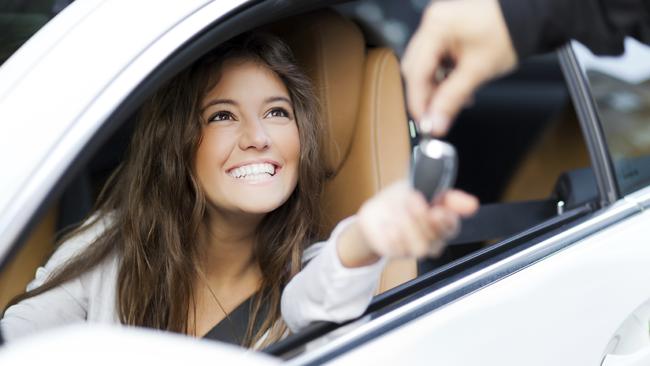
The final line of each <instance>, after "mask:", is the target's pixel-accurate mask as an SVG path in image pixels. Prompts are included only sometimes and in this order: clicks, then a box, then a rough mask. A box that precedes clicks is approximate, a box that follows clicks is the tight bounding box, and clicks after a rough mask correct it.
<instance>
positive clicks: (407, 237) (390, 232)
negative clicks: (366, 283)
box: [337, 181, 478, 267]
mask: <svg viewBox="0 0 650 366" xmlns="http://www.w3.org/2000/svg"><path fill="white" fill-rule="evenodd" d="M477 208H478V201H477V200H476V198H475V197H474V196H471V195H469V194H467V193H464V192H462V191H459V190H451V191H448V192H446V193H444V194H443V195H442V196H440V197H439V198H438V199H437V200H436V203H435V204H433V205H430V204H429V203H427V202H426V199H425V198H424V196H423V195H422V194H421V193H420V192H418V191H416V190H414V189H413V188H412V187H410V186H409V184H408V183H407V182H405V181H403V182H398V183H395V184H393V185H391V186H389V187H387V188H386V189H384V190H382V191H381V192H379V193H378V194H377V195H375V196H374V197H373V198H371V199H369V200H368V201H366V202H365V203H364V204H363V206H361V208H360V209H359V212H358V213H357V217H356V220H355V221H354V222H353V223H352V224H350V226H349V227H348V228H346V230H345V231H344V232H343V233H341V236H340V237H339V240H338V247H337V250H338V253H339V258H340V259H341V262H342V263H343V265H345V266H346V267H359V266H363V265H368V264H371V263H373V262H375V261H377V260H378V259H379V257H388V258H407V257H408V258H421V257H424V256H439V255H440V254H441V253H442V251H443V250H444V248H445V242H446V240H448V239H449V238H451V237H453V236H455V235H456V234H457V233H458V230H459V227H460V217H461V216H468V215H471V214H473V213H474V212H475V211H476V209H477Z"/></svg>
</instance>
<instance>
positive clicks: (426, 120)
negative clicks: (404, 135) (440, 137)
mask: <svg viewBox="0 0 650 366" xmlns="http://www.w3.org/2000/svg"><path fill="white" fill-rule="evenodd" d="M432 130H433V121H432V120H431V116H430V115H429V114H425V115H424V116H422V119H421V120H420V132H421V133H423V134H426V135H430V134H431V133H432Z"/></svg>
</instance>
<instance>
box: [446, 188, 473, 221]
mask: <svg viewBox="0 0 650 366" xmlns="http://www.w3.org/2000/svg"><path fill="white" fill-rule="evenodd" d="M437 205H438V206H442V207H445V208H447V209H449V210H451V211H452V212H456V213H457V214H459V215H460V216H462V217H467V216H471V215H473V214H474V213H476V210H478V206H479V202H478V199H477V198H476V197H474V196H472V195H471V194H469V193H465V192H463V191H461V190H458V189H452V190H449V191H447V192H445V193H443V194H442V196H440V198H439V200H438V201H437Z"/></svg>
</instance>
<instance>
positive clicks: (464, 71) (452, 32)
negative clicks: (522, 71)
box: [402, 0, 517, 136]
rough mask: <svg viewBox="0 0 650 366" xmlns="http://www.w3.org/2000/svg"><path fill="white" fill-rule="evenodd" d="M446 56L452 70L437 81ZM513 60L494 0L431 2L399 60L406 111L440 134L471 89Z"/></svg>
mask: <svg viewBox="0 0 650 366" xmlns="http://www.w3.org/2000/svg"><path fill="white" fill-rule="evenodd" d="M446 59H448V60H450V61H451V62H452V63H453V64H454V67H453V71H452V72H451V74H449V76H448V77H447V78H446V79H444V80H443V81H442V82H440V84H437V83H436V72H437V70H438V68H439V66H440V65H441V63H442V62H443V61H444V60H446ZM516 63H517V55H516V53H515V51H514V48H513V46H512V41H511V39H510V35H509V33H508V29H507V26H506V24H505V21H504V19H503V15H502V13H501V8H500V6H499V3H498V2H497V0H454V1H435V0H434V1H433V2H432V3H431V4H430V6H429V7H428V8H427V10H426V11H425V13H424V15H423V16H422V21H421V23H420V26H419V28H418V29H417V31H416V32H415V34H414V35H413V38H412V39H411V40H410V42H409V44H408V46H407V48H406V52H405V54H404V57H403V59H402V73H403V75H404V78H405V82H406V93H407V101H408V108H409V111H410V112H411V115H412V116H413V117H414V118H415V119H416V121H419V123H420V130H421V131H422V132H425V133H431V134H433V135H436V136H440V135H444V134H445V133H447V130H448V129H449V127H450V123H451V121H452V120H453V118H454V117H455V116H456V114H457V113H458V112H459V110H460V108H461V107H462V106H463V105H464V104H465V103H466V102H468V101H469V100H470V99H471V96H472V94H473V92H474V90H475V89H476V88H477V87H478V86H480V85H481V84H482V83H484V82H485V81H487V80H489V79H491V78H494V77H496V76H499V75H501V74H504V73H506V72H508V71H510V70H511V69H512V68H514V66H515V65H516Z"/></svg>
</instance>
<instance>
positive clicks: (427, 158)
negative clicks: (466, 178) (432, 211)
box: [411, 138, 457, 202]
mask: <svg viewBox="0 0 650 366" xmlns="http://www.w3.org/2000/svg"><path fill="white" fill-rule="evenodd" d="M414 155H415V156H414V161H413V169H412V171H411V183H412V184H413V187H414V188H415V189H417V190H418V191H420V192H422V193H423V194H424V196H425V197H426V199H427V202H432V201H433V200H434V199H435V198H436V197H437V196H438V195H439V194H440V193H442V192H444V191H446V190H448V189H449V188H451V187H452V186H453V184H454V182H455V180H456V161H457V157H456V149H454V147H453V146H452V145H451V144H448V143H446V142H444V141H440V140H437V139H433V138H422V139H421V140H420V143H419V144H418V146H417V147H416V148H415V151H414Z"/></svg>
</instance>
